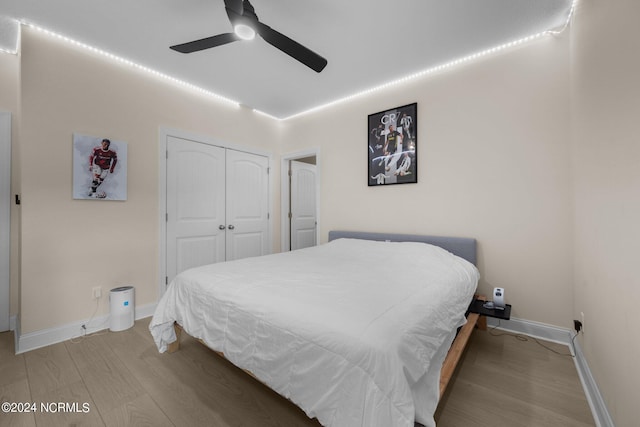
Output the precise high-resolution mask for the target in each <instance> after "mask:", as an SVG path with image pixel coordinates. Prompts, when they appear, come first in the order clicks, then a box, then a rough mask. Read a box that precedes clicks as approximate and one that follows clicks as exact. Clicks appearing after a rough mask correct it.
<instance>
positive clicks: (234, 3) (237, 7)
mask: <svg viewBox="0 0 640 427" xmlns="http://www.w3.org/2000/svg"><path fill="white" fill-rule="evenodd" d="M224 7H225V8H226V9H231V10H232V11H234V12H235V13H236V14H238V15H242V11H243V9H244V8H243V6H242V0H224Z"/></svg>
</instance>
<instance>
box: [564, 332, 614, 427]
mask: <svg viewBox="0 0 640 427" xmlns="http://www.w3.org/2000/svg"><path fill="white" fill-rule="evenodd" d="M574 350H575V354H576V357H575V362H576V368H577V369H578V375H579V376H580V381H581V382H582V387H583V388H584V391H585V394H586V395H587V400H588V401H589V406H590V407H591V411H592V412H593V418H594V419H595V422H596V427H615V424H614V423H613V419H611V415H610V414H609V410H608V409H607V405H606V404H605V402H604V398H603V397H602V394H600V390H599V389H598V384H596V380H595V378H593V375H592V374H591V370H590V369H589V365H588V364H587V361H586V359H585V358H584V354H583V353H582V348H581V347H580V343H579V342H578V341H577V340H576V341H575V342H574Z"/></svg>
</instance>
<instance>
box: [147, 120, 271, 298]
mask: <svg viewBox="0 0 640 427" xmlns="http://www.w3.org/2000/svg"><path fill="white" fill-rule="evenodd" d="M170 136H172V137H175V138H180V139H188V140H190V141H193V142H198V143H202V144H208V145H215V146H217V147H222V148H229V149H232V150H236V151H244V152H246V153H250V154H256V155H259V156H264V157H266V158H267V159H268V161H269V176H268V178H267V179H268V180H269V184H268V185H269V195H268V200H269V208H268V209H269V226H268V231H267V235H268V237H267V238H268V241H269V250H270V251H273V220H274V218H273V215H272V214H271V213H272V212H273V194H275V193H274V188H273V186H274V182H275V180H274V179H272V177H271V169H272V165H273V154H272V153H270V152H268V151H265V150H260V149H257V148H254V147H247V146H244V145H240V144H235V143H230V142H225V141H221V140H219V139H216V138H213V137H209V136H205V135H199V134H195V133H192V132H188V131H184V130H180V129H173V128H167V127H160V128H159V130H158V228H159V231H158V247H159V250H158V257H159V258H158V300H160V298H162V295H164V292H165V290H166V289H167V285H168V284H167V283H166V277H167V221H166V218H167V138H168V137H170Z"/></svg>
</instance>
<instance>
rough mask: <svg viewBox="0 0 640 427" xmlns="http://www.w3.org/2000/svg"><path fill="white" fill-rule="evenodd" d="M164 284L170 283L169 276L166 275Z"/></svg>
mask: <svg viewBox="0 0 640 427" xmlns="http://www.w3.org/2000/svg"><path fill="white" fill-rule="evenodd" d="M164 284H165V285H168V284H169V276H164Z"/></svg>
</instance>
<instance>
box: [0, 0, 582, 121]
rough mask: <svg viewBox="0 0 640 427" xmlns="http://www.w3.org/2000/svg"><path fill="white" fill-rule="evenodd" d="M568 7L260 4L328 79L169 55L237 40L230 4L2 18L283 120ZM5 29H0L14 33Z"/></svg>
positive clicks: (456, 0)
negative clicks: (214, 39) (201, 43)
mask: <svg viewBox="0 0 640 427" xmlns="http://www.w3.org/2000/svg"><path fill="white" fill-rule="evenodd" d="M571 2H572V0H396V1H388V0H387V1H383V0H352V1H348V0H347V1H345V0H322V1H321V0H317V1H312V0H271V1H268V0H252V2H251V3H252V4H253V6H254V7H255V10H256V14H257V15H258V17H259V19H260V21H262V22H263V23H265V24H267V25H269V26H271V27H272V28H274V29H275V30H277V31H279V32H281V33H283V34H285V35H287V36H288V37H290V38H292V39H294V40H296V41H297V42H299V43H301V44H302V45H304V46H306V47H308V48H309V49H311V50H313V51H315V52H317V53H318V54H320V55H321V56H323V57H325V58H326V59H327V60H328V62H329V63H328V65H327V67H326V68H325V69H324V71H322V72H321V73H319V74H318V73H316V72H315V71H313V70H311V69H309V68H307V67H306V66H304V65H302V64H301V63H299V62H297V61H296V60H294V59H292V58H291V57H289V56H287V55H286V54H284V53H282V52H281V51H279V50H278V49H276V48H274V47H273V46H271V45H269V44H267V43H266V42H265V41H264V40H262V39H260V38H259V37H256V39H255V40H253V41H248V42H246V41H241V42H235V43H231V44H228V45H224V46H218V47H216V48H213V49H208V50H204V51H201V52H196V53H191V54H186V55H185V54H181V53H178V52H175V51H173V50H170V49H169V46H171V45H174V44H179V43H184V42H188V41H191V40H195V39H200V38H204V37H208V36H213V35H216V34H219V33H226V32H230V31H231V26H230V24H229V21H228V18H227V15H226V13H225V8H224V1H223V0H134V1H132V0H109V1H104V0H103V1H98V0H48V1H42V0H1V1H0V17H1V16H4V17H9V18H15V19H18V20H21V21H23V22H26V23H30V24H34V25H37V26H39V27H42V28H45V29H47V30H50V31H52V32H55V33H58V34H61V35H64V36H66V37H69V38H71V39H74V40H77V41H80V42H83V43H85V44H88V45H91V46H94V47H96V48H99V49H101V50H103V51H107V52H109V53H112V54H114V55H117V56H119V57H122V58H125V59H128V60H131V61H133V62H136V63H138V64H140V65H144V66H146V67H149V68H152V69H155V70H157V71H159V72H162V73H164V74H167V75H170V76H172V77H175V78H178V79H180V80H184V81H187V82H189V83H192V84H194V85H196V86H199V87H201V88H203V89H206V90H209V91H212V92H214V93H217V94H219V95H222V96H225V97H227V98H230V99H232V100H234V101H237V102H239V103H241V104H243V105H247V106H249V107H251V108H255V109H257V110H260V111H262V112H265V113H268V114H270V115H272V116H275V117H278V118H286V117H289V116H291V115H294V114H297V113H300V112H303V111H306V110H309V109H311V108H314V107H317V106H319V105H322V104H326V103H328V102H332V101H335V100H337V99H340V98H343V97H346V96H349V95H351V94H354V93H358V92H361V91H364V90H367V89H369V88H372V87H376V86H379V85H381V84H384V83H386V82H389V81H393V80H396V79H399V78H401V77H404V76H407V75H411V74H414V73H416V72H419V71H422V70H425V69H429V68H432V67H434V66H437V65H441V64H444V63H447V62H450V61H452V60H455V59H457V58H461V57H465V56H468V55H470V54H473V53H476V52H478V51H482V50H485V49H489V48H492V47H495V46H499V45H502V44H504V43H507V42H510V41H513V40H517V39H520V38H522V37H526V36H529V35H532V34H537V33H540V32H543V31H547V30H550V29H556V28H559V27H562V26H563V25H564V23H565V22H566V20H567V16H568V14H569V10H570V8H571ZM6 22H7V20H6V19H4V20H3V19H0V26H3V27H4V30H5V31H4V32H5V33H6V30H7V25H6ZM2 33H3V31H0V34H2ZM5 37H6V36H5Z"/></svg>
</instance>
